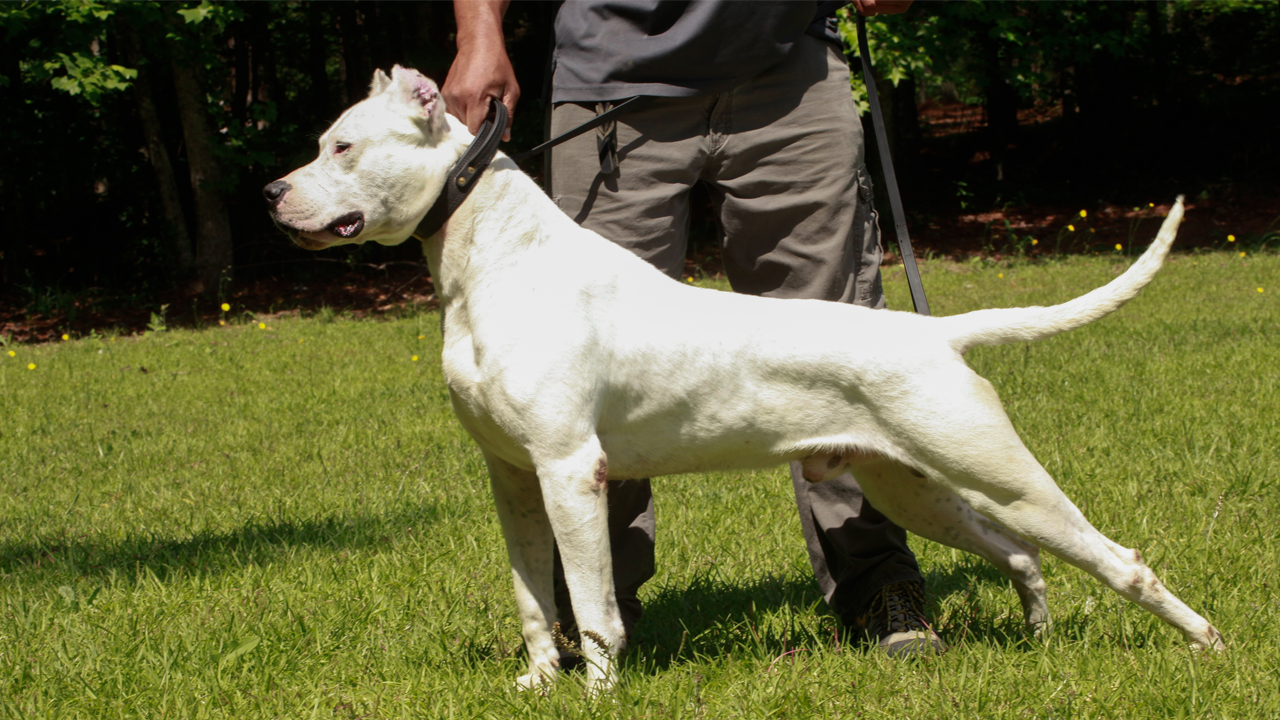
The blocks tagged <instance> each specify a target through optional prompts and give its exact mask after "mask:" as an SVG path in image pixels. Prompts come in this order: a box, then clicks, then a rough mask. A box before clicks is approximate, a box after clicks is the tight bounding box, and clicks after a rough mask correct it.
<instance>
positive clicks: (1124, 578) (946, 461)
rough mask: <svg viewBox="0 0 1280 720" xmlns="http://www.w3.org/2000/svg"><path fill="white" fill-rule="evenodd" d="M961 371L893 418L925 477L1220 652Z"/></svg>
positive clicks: (1212, 635) (940, 377) (1212, 637)
mask: <svg viewBox="0 0 1280 720" xmlns="http://www.w3.org/2000/svg"><path fill="white" fill-rule="evenodd" d="M963 372H964V373H965V374H963V375H960V374H956V373H948V372H935V373H933V374H931V375H930V376H929V379H928V381H927V383H922V384H921V387H920V388H919V389H920V390H922V391H923V393H922V395H921V396H920V398H921V403H922V404H924V403H928V404H927V405H925V407H927V408H928V409H929V411H928V412H914V413H912V414H910V415H906V414H903V415H898V416H896V417H895V420H896V422H897V423H900V424H901V425H902V427H901V428H896V429H898V430H899V434H898V436H899V437H910V438H912V439H913V440H914V441H915V442H914V444H913V446H912V447H911V448H910V449H909V450H908V452H910V453H911V455H912V456H913V457H915V458H916V459H917V462H919V463H920V465H921V466H922V467H924V468H927V469H926V470H925V472H926V473H927V474H928V475H929V476H930V477H931V478H935V479H937V481H938V482H940V483H942V484H944V485H946V486H947V487H948V488H949V489H950V490H952V491H953V492H954V493H955V494H956V495H958V496H959V497H960V498H962V499H964V500H965V501H966V502H967V503H968V504H969V505H970V506H971V507H972V508H973V509H974V510H976V511H978V512H980V513H982V514H983V515H985V516H987V517H989V518H991V519H992V520H994V521H996V522H998V523H1000V524H1001V525H1003V526H1004V527H1006V528H1008V529H1009V530H1011V531H1012V532H1015V533H1017V534H1018V535H1020V536H1021V537H1022V538H1023V539H1025V540H1029V541H1031V542H1034V543H1035V544H1037V545H1039V546H1040V548H1041V549H1043V550H1048V551H1049V552H1051V553H1053V554H1054V555H1056V556H1058V557H1059V558H1062V559H1063V560H1065V561H1067V562H1068V563H1070V564H1072V565H1075V566H1076V567H1078V568H1080V569H1082V570H1084V571H1085V572H1088V573H1089V574H1090V575H1093V576H1094V577H1096V578H1098V579H1099V580H1101V581H1102V582H1103V583H1105V584H1106V585H1107V586H1108V587H1110V588H1111V589H1113V590H1115V591H1116V592H1117V593H1119V594H1120V595H1122V596H1123V597H1125V598H1126V599H1128V600H1131V601H1133V602H1135V603H1137V604H1138V605H1140V606H1141V607H1143V608H1144V609H1146V610H1147V611H1148V612H1150V613H1152V614H1153V615H1155V616H1156V617H1158V618H1160V619H1161V620H1163V621H1165V622H1166V623H1168V624H1170V625H1172V626H1174V627H1175V628H1178V629H1179V630H1181V631H1182V634H1183V636H1184V637H1186V639H1187V640H1189V641H1190V642H1191V643H1193V644H1194V645H1197V646H1200V647H1207V648H1218V647H1221V646H1222V636H1221V635H1220V634H1219V633H1218V631H1217V629H1215V628H1214V627H1213V626H1212V625H1210V624H1209V622H1208V621H1207V620H1205V619H1204V618H1203V617H1201V616H1200V615H1198V614H1196V613H1195V612H1194V611H1192V610H1191V608H1189V607H1187V606H1186V605H1185V604H1184V603H1183V602H1182V601H1181V600H1179V599H1178V598H1177V597H1175V596H1174V595H1173V593H1171V592H1169V591H1168V590H1167V589H1166V588H1165V587H1164V585H1163V584H1162V583H1161V582H1160V580H1159V579H1158V578H1157V577H1156V575H1155V573H1153V572H1152V571H1151V569H1150V568H1148V567H1147V566H1146V565H1145V564H1143V562H1142V559H1141V556H1140V555H1139V554H1138V553H1137V552H1135V551H1133V550H1130V549H1128V548H1124V547H1121V546H1120V545H1117V544H1116V543H1114V542H1112V541H1110V540H1108V539H1107V538H1106V537H1104V536H1103V535H1102V533H1100V532H1098V530H1097V529H1096V528H1094V527H1093V525H1091V524H1089V521H1088V520H1086V519H1085V517H1084V514H1083V513H1081V512H1080V510H1079V509H1078V508H1077V507H1076V506H1075V505H1074V504H1073V503H1072V502H1071V500H1069V499H1068V498H1067V496H1066V495H1064V494H1063V492H1062V490H1060V489H1059V488H1058V486H1057V484H1056V483H1055V482H1054V481H1053V478H1052V477H1050V476H1049V473H1048V472H1046V471H1045V469H1044V468H1043V467H1041V466H1040V463H1038V462H1036V459H1035V458H1034V457H1032V456H1031V453H1030V452H1029V451H1028V450H1027V449H1026V447H1025V446H1024V445H1023V444H1022V440H1021V439H1020V438H1019V437H1018V435H1017V433H1016V432H1014V429H1013V426H1012V425H1011V424H1010V423H1009V419H1008V417H1006V416H1005V414H1004V410H1003V408H1001V407H1000V402H999V399H998V398H997V397H996V394H995V390H994V389H993V388H992V387H991V384H990V383H988V382H987V381H985V380H983V379H982V378H980V377H978V376H977V375H975V374H973V373H972V371H969V370H968V369H967V368H965V369H964V371H963ZM939 397H945V398H947V402H946V403H939V402H937V398H939ZM872 502H878V501H877V500H876V499H875V498H874V497H873V499H872Z"/></svg>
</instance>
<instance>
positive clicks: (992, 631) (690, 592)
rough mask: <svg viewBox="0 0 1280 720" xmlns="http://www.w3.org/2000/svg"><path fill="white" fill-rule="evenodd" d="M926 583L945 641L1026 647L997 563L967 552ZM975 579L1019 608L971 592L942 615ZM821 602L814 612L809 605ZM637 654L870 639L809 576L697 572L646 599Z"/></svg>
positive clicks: (640, 659)
mask: <svg viewBox="0 0 1280 720" xmlns="http://www.w3.org/2000/svg"><path fill="white" fill-rule="evenodd" d="M925 582H926V584H927V585H928V588H929V600H928V607H927V611H926V612H927V614H928V615H929V616H930V617H931V618H933V619H934V621H935V628H936V629H937V630H938V632H939V633H940V634H941V635H942V637H943V639H944V640H945V641H946V642H947V643H948V644H949V645H956V644H960V643H963V642H966V641H969V642H984V643H990V644H994V645H1000V646H1007V647H1017V646H1022V647H1028V648H1029V647H1030V643H1029V641H1030V640H1031V635H1030V634H1029V633H1028V632H1026V631H1025V630H1024V629H1023V625H1022V616H1021V609H1020V607H1021V606H1020V605H1017V602H1018V601H1017V595H1016V594H1015V593H1014V591H1013V588H1012V587H1011V586H1010V585H1009V581H1008V580H1006V579H1005V577H1004V576H1003V575H1001V574H1000V573H999V572H998V571H996V570H995V568H992V567H990V566H989V565H988V564H986V563H985V562H983V561H981V560H977V559H972V560H966V561H964V562H961V563H959V564H953V565H951V566H950V567H949V569H946V570H929V571H926V573H925ZM979 586H995V588H996V589H997V590H998V591H999V592H1007V593H1008V595H1009V596H1010V598H1012V602H1013V603H1014V604H1015V605H1017V607H1018V608H1019V609H1018V611H1017V613H1016V615H1014V616H1010V615H1009V614H1008V613H1005V614H1003V615H1002V614H1001V608H990V607H982V603H980V602H979V601H978V600H977V599H976V597H970V598H969V599H968V600H967V601H965V602H962V603H960V606H959V607H958V608H954V609H952V610H951V611H950V612H948V613H946V614H945V616H942V617H940V616H939V615H940V610H939V608H940V607H943V606H944V605H948V606H950V605H955V604H956V603H954V602H953V601H952V596H953V595H957V594H959V595H962V596H974V595H977V594H978V593H977V589H978V587H979ZM815 606H816V607H817V608H818V614H817V616H816V617H815V615H814V614H813V613H810V612H809V608H813V607H815ZM631 647H632V648H633V649H634V650H635V651H637V652H635V653H633V656H634V657H635V658H636V659H635V660H633V662H636V663H638V664H640V665H642V666H651V667H652V669H653V670H655V671H661V670H666V669H668V668H669V667H671V666H673V665H679V664H682V663H686V662H694V661H696V660H697V659H698V658H700V657H709V656H710V657H714V656H720V655H724V654H726V653H728V652H740V653H747V654H749V655H755V656H757V657H760V658H779V657H784V656H786V655H787V654H789V653H793V652H797V651H798V649H800V648H818V647H823V648H841V647H844V648H850V649H858V650H862V649H864V648H867V647H868V646H867V645H866V644H865V643H864V642H862V640H861V639H860V638H857V637H854V636H853V635H852V634H851V633H848V632H844V631H842V628H841V626H840V621H839V620H838V619H837V618H836V617H835V615H834V614H832V613H831V612H830V611H829V610H827V609H826V604H825V602H824V601H823V599H822V594H821V593H820V592H819V590H818V585H817V583H816V582H815V581H814V580H813V578H812V576H807V575H792V576H775V575H766V576H764V577H760V578H756V579H752V580H746V581H742V580H737V581H726V580H725V579H724V578H722V577H721V576H719V575H718V574H717V573H716V572H715V571H707V572H701V573H699V574H698V575H696V576H695V577H694V578H693V579H692V580H691V581H690V582H689V584H688V585H686V586H684V587H671V586H668V587H664V588H662V589H661V590H659V591H658V592H657V594H656V596H654V597H652V598H650V599H649V600H648V601H647V602H646V603H645V614H644V617H643V619H642V620H641V621H640V623H639V625H638V626H637V627H636V632H635V635H634V636H633V637H632V638H631Z"/></svg>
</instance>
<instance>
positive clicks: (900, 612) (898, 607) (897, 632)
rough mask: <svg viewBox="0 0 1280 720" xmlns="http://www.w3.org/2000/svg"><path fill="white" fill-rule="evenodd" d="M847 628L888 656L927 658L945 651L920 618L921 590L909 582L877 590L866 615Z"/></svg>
mask: <svg viewBox="0 0 1280 720" xmlns="http://www.w3.org/2000/svg"><path fill="white" fill-rule="evenodd" d="M851 625H852V627H853V628H855V629H858V630H861V631H862V632H863V633H864V634H865V637H866V638H867V640H868V641H872V640H874V641H875V642H876V645H877V646H878V647H879V648H880V649H881V650H883V651H884V653H885V654H886V655H888V656H889V657H904V656H905V657H909V656H912V655H931V654H934V653H942V652H945V651H946V649H947V646H946V645H945V644H943V642H942V638H940V637H938V634H937V633H935V632H934V631H933V628H931V627H929V623H928V622H926V621H925V619H924V590H923V589H921V587H920V583H918V582H915V581H913V580H905V581H903V582H896V583H892V584H890V585H885V586H884V587H882V588H880V591H879V592H877V593H876V594H875V595H874V596H872V598H871V604H870V605H868V606H867V610H866V612H864V613H862V614H861V615H859V616H857V617H856V618H855V619H854V621H853V623H851Z"/></svg>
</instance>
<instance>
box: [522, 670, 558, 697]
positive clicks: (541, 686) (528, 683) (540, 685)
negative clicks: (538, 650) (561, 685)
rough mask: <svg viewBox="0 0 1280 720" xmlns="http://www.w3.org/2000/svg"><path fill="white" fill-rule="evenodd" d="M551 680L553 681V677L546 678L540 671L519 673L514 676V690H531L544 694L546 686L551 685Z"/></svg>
mask: <svg viewBox="0 0 1280 720" xmlns="http://www.w3.org/2000/svg"><path fill="white" fill-rule="evenodd" d="M552 682H554V680H553V679H551V678H548V677H547V676H546V675H543V674H542V673H529V674H528V675H521V676H520V677H518V678H516V690H518V691H519V692H524V691H525V690H532V691H535V692H538V693H541V694H543V695H546V694H547V688H549V687H551V684H552Z"/></svg>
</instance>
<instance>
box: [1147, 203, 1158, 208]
mask: <svg viewBox="0 0 1280 720" xmlns="http://www.w3.org/2000/svg"><path fill="white" fill-rule="evenodd" d="M1155 206H1156V204H1155V203H1147V207H1155Z"/></svg>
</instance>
